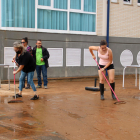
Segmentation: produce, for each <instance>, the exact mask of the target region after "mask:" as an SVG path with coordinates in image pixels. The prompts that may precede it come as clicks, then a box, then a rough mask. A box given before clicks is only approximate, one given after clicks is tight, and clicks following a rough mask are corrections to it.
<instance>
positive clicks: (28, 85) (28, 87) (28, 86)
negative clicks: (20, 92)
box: [25, 73, 30, 89]
mask: <svg viewBox="0 0 140 140" xmlns="http://www.w3.org/2000/svg"><path fill="white" fill-rule="evenodd" d="M25 89H30V84H29V78H28V73H27V87H25Z"/></svg>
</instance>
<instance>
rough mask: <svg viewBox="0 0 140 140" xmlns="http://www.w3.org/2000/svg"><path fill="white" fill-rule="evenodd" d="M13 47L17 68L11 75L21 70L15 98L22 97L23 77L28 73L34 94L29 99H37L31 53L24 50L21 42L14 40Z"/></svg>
mask: <svg viewBox="0 0 140 140" xmlns="http://www.w3.org/2000/svg"><path fill="white" fill-rule="evenodd" d="M13 48H14V51H15V52H16V59H15V60H16V63H17V64H18V65H19V67H18V69H17V70H16V71H13V75H15V74H17V73H19V72H20V71H21V75H20V78H19V93H17V94H16V98H19V97H22V89H23V84H24V79H25V76H26V75H27V74H28V78H29V79H28V82H29V84H30V86H31V87H32V89H33V91H34V96H33V98H31V100H37V99H39V96H38V95H37V91H36V87H35V85H34V82H33V77H34V71H35V68H36V63H35V61H34V59H33V57H32V56H31V54H30V53H29V52H27V51H26V50H25V48H24V46H23V45H22V44H21V43H19V42H14V44H13ZM13 97H14V96H13Z"/></svg>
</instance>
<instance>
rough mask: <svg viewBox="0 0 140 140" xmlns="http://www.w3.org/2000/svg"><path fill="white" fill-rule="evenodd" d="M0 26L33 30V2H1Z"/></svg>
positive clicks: (11, 0) (25, 0) (33, 0)
mask: <svg viewBox="0 0 140 140" xmlns="http://www.w3.org/2000/svg"><path fill="white" fill-rule="evenodd" d="M1 13H2V14H1V26H2V27H24V28H35V0H8V1H7V0H1Z"/></svg>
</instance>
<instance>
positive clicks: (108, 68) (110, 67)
mask: <svg viewBox="0 0 140 140" xmlns="http://www.w3.org/2000/svg"><path fill="white" fill-rule="evenodd" d="M99 66H100V68H104V67H105V65H99ZM106 69H107V70H110V69H114V65H113V64H111V65H110V66H108V67H107V68H106ZM98 70H100V69H99V67H98Z"/></svg>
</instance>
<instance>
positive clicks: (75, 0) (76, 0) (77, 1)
mask: <svg viewBox="0 0 140 140" xmlns="http://www.w3.org/2000/svg"><path fill="white" fill-rule="evenodd" d="M70 8H71V9H80V10H81V0H70Z"/></svg>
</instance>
